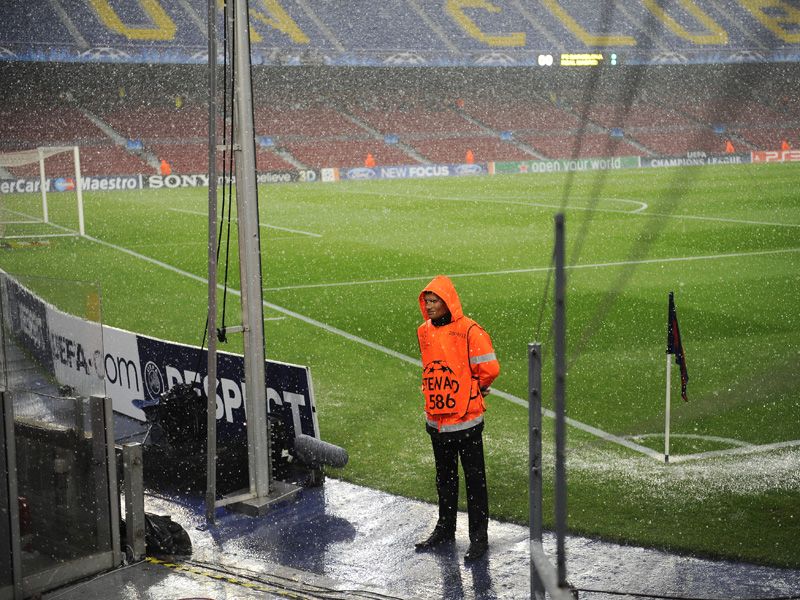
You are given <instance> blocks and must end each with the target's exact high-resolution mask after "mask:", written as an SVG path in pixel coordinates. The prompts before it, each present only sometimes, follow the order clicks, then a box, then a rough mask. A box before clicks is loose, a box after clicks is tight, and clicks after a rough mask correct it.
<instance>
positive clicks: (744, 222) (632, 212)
mask: <svg viewBox="0 0 800 600" xmlns="http://www.w3.org/2000/svg"><path fill="white" fill-rule="evenodd" d="M352 193H354V194H362V195H369V196H373V195H374V196H380V197H386V196H398V197H401V198H414V199H415V200H420V199H432V200H445V201H448V202H478V203H483V204H511V205H514V206H530V207H532V208H556V209H559V210H583V211H590V212H606V213H615V214H621V215H639V216H642V217H662V218H666V219H691V220H697V221H719V222H721V223H736V224H739V225H768V226H771V227H800V223H778V222H775V221H751V220H747V219H731V218H728V217H703V216H698V215H675V214H666V213H653V212H643V211H644V208H638V209H637V210H620V209H615V208H597V207H595V208H592V207H590V206H570V205H561V204H545V203H542V202H525V201H524V199H523V200H517V199H516V198H519V197H518V196H514V197H512V198H505V199H504V198H482V197H475V196H473V197H470V196H428V197H427V198H420V197H419V196H412V195H410V194H400V193H397V192H394V193H388V194H387V193H375V192H357V191H353V192H352ZM604 200H607V201H611V202H633V203H635V204H643V203H642V202H640V201H638V200H625V199H622V198H604ZM645 208H646V205H645Z"/></svg>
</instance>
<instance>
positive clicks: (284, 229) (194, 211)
mask: <svg viewBox="0 0 800 600" xmlns="http://www.w3.org/2000/svg"><path fill="white" fill-rule="evenodd" d="M167 210H171V211H172V212H179V213H185V214H187V215H196V216H198V217H206V218H208V213H204V212H199V211H196V210H187V209H185V208H167ZM234 221H236V222H237V223H238V222H239V219H238V218H235V219H234ZM259 226H260V227H265V228H269V229H279V230H280V231H288V232H289V233H297V234H299V235H307V236H309V237H316V238H320V237H322V234H320V233H312V232H311V231H303V230H301V229H289V228H288V227H279V226H278V225H269V224H267V223H259Z"/></svg>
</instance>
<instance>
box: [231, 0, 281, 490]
mask: <svg viewBox="0 0 800 600" xmlns="http://www.w3.org/2000/svg"><path fill="white" fill-rule="evenodd" d="M235 4H236V24H235V32H234V36H235V47H236V79H237V81H236V100H237V102H238V103H237V107H236V109H237V115H236V116H237V118H238V121H239V127H238V130H237V132H236V133H237V134H238V135H237V138H236V139H237V140H238V145H239V148H240V151H239V156H238V160H237V161H236V166H237V168H236V207H237V211H238V215H239V261H240V266H239V268H240V272H241V281H242V283H241V285H242V296H241V298H242V321H243V322H242V325H243V326H244V328H245V331H244V373H245V381H246V382H247V392H246V394H245V400H246V411H247V441H248V450H249V456H250V488H251V491H252V492H253V493H254V494H255V495H256V496H257V497H259V498H260V497H265V496H267V495H268V494H269V491H270V486H271V475H272V473H271V465H270V448H269V435H268V427H269V424H268V422H267V398H266V389H265V367H264V307H263V304H262V303H263V297H262V292H261V238H260V233H259V226H258V223H259V220H258V188H257V185H256V150H255V131H254V127H253V90H252V85H251V72H250V37H249V35H250V31H249V18H248V3H247V0H236V2H235Z"/></svg>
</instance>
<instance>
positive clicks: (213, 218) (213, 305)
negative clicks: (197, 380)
mask: <svg viewBox="0 0 800 600" xmlns="http://www.w3.org/2000/svg"><path fill="white" fill-rule="evenodd" d="M216 390H217V22H216V3H215V0H208V384H207V385H206V397H207V399H208V402H207V405H206V423H207V428H206V430H207V432H208V438H207V440H206V522H207V523H209V524H211V523H213V522H214V503H215V502H216V499H217V391H216Z"/></svg>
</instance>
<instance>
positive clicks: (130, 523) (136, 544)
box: [122, 444, 146, 561]
mask: <svg viewBox="0 0 800 600" xmlns="http://www.w3.org/2000/svg"><path fill="white" fill-rule="evenodd" d="M143 469H144V465H143V462H142V445H141V444H125V445H124V446H122V473H123V477H124V481H125V484H124V485H125V488H124V489H125V537H126V542H127V547H128V548H129V549H130V553H131V559H132V560H134V561H139V560H141V559H142V558H144V556H145V552H146V546H145V535H144V530H145V521H144V481H143V480H144V475H143Z"/></svg>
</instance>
